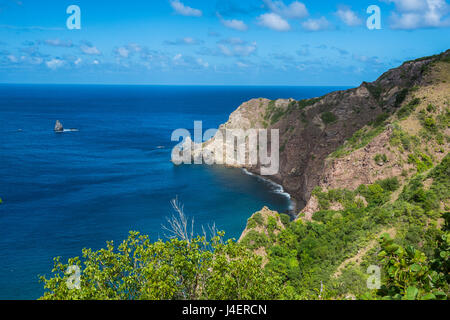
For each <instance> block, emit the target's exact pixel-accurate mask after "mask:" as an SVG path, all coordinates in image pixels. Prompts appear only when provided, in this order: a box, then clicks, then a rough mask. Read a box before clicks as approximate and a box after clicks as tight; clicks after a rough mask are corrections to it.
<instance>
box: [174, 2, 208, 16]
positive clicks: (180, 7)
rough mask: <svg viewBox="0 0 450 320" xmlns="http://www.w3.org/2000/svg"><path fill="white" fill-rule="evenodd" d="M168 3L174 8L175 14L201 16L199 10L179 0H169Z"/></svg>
mask: <svg viewBox="0 0 450 320" xmlns="http://www.w3.org/2000/svg"><path fill="white" fill-rule="evenodd" d="M170 5H171V6H172V8H173V9H174V10H175V12H176V13H177V14H180V15H182V16H190V17H201V16H202V11H201V10H198V9H194V8H191V7H188V6H186V5H184V4H183V3H182V2H181V1H179V0H172V1H170Z"/></svg>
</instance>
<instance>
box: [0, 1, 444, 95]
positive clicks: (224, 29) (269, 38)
mask: <svg viewBox="0 0 450 320" xmlns="http://www.w3.org/2000/svg"><path fill="white" fill-rule="evenodd" d="M69 5H78V6H79V7H80V9H81V29H80V30H69V29H68V28H67V27H66V20H67V18H68V17H69V14H67V13H66V9H67V7H68V6H69ZM370 5H377V6H379V8H380V9H381V24H382V28H381V30H369V29H368V28H367V26H366V20H367V19H368V17H369V16H370V14H367V12H366V11H367V8H368V7H369V6H370ZM449 40H450V2H448V0H368V1H364V0H363V1H361V0H359V1H355V0H340V1H329V0H328V1H317V0H314V1H313V0H310V1H308V0H302V1H290V0H285V1H272V0H246V1H245V0H152V1H148V0H147V1H144V0H127V1H124V0H114V1H106V0H78V1H77V0H70V1H65V0H39V1H36V0H0V82H1V83H98V84H169V85H172V84H177V85H343V86H354V85H358V84H360V83H361V82H362V81H372V80H375V79H376V78H377V77H378V76H379V75H381V74H382V73H383V72H384V71H386V70H387V69H389V68H392V67H395V66H397V65H399V64H401V63H402V62H403V61H404V60H409V59H413V58H417V57H421V56H426V55H432V54H436V53H439V52H442V51H444V50H446V49H449V48H450V45H449V44H450V41H449Z"/></svg>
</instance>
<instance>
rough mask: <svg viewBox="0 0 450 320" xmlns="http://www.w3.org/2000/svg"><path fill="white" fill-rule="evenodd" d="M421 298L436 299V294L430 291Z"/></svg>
mask: <svg viewBox="0 0 450 320" xmlns="http://www.w3.org/2000/svg"><path fill="white" fill-rule="evenodd" d="M421 299H422V300H436V296H435V295H434V294H432V293H427V294H426V295H424V296H423V297H422V298H421Z"/></svg>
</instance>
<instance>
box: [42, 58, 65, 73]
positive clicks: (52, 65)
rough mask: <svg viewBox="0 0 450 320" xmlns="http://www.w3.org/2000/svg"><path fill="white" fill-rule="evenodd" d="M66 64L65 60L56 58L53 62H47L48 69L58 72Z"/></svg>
mask: <svg viewBox="0 0 450 320" xmlns="http://www.w3.org/2000/svg"><path fill="white" fill-rule="evenodd" d="M64 63H65V62H64V60H61V59H58V58H54V59H51V60H49V61H47V62H45V64H46V65H47V67H48V68H49V69H52V70H56V69H58V68H60V67H62V66H63V65H64Z"/></svg>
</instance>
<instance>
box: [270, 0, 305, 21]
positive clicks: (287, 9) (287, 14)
mask: <svg viewBox="0 0 450 320" xmlns="http://www.w3.org/2000/svg"><path fill="white" fill-rule="evenodd" d="M264 3H265V4H266V5H267V7H268V8H269V9H270V10H271V11H272V12H273V13H276V14H278V15H279V16H281V17H283V18H286V19H302V18H305V17H307V16H308V14H309V13H308V9H306V6H305V5H304V4H303V3H302V2H299V1H294V2H292V3H291V4H289V5H285V4H284V2H283V1H272V0H264Z"/></svg>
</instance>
